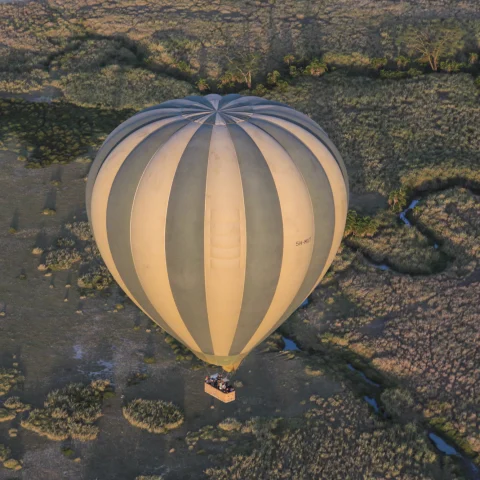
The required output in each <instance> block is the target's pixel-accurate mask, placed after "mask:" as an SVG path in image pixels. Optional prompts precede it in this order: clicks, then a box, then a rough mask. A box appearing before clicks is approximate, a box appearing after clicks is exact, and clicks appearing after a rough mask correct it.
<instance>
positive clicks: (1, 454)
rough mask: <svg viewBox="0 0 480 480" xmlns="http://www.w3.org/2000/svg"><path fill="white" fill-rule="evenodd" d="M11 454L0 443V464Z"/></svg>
mask: <svg viewBox="0 0 480 480" xmlns="http://www.w3.org/2000/svg"><path fill="white" fill-rule="evenodd" d="M11 453H12V451H11V450H10V449H9V448H8V447H6V446H5V445H3V444H1V443H0V462H4V461H5V460H6V459H7V458H9V457H10V454H11Z"/></svg>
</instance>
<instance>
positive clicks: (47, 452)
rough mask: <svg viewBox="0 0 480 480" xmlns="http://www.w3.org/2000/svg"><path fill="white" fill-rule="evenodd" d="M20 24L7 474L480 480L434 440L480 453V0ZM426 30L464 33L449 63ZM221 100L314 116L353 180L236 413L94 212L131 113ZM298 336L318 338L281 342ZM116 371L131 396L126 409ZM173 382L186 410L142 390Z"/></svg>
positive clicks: (1, 64) (5, 18)
mask: <svg viewBox="0 0 480 480" xmlns="http://www.w3.org/2000/svg"><path fill="white" fill-rule="evenodd" d="M0 15H1V18H2V23H1V25H0V97H1V98H0V112H1V115H0V148H1V151H0V156H1V160H2V162H5V163H4V164H3V163H2V165H4V166H5V169H4V170H3V171H4V172H8V174H7V173H5V174H3V173H2V172H0V182H2V183H1V184H0V191H2V192H6V195H7V196H8V200H7V201H4V200H3V199H1V198H0V202H3V203H1V204H2V208H3V209H4V210H5V211H1V212H0V219H1V221H2V225H3V227H2V230H1V231H0V246H1V250H2V252H3V253H4V255H3V256H2V258H0V264H1V270H0V271H1V272H2V275H1V276H0V285H1V287H2V289H1V290H0V302H1V303H0V307H1V308H0V310H1V311H0V315H1V316H0V353H1V354H2V355H0V395H7V394H8V395H10V397H8V398H2V403H1V407H0V443H1V444H2V445H0V460H1V461H2V462H3V464H4V466H5V469H0V479H1V480H3V479H4V478H8V479H10V478H11V477H12V475H15V473H14V471H15V470H17V469H20V468H23V470H24V472H25V475H27V476H28V475H29V476H30V477H31V478H35V479H38V480H47V479H48V480H53V479H54V478H57V477H56V475H57V474H58V475H60V474H62V475H65V476H68V477H69V478H72V479H79V480H80V479H85V480H90V479H91V478H97V477H98V478H103V479H105V480H113V479H115V480H131V479H133V478H135V477H137V478H138V479H149V480H150V479H152V480H153V479H157V478H158V479H160V478H163V479H164V480H176V479H182V480H186V479H195V480H197V479H198V478H200V477H207V478H211V479H216V480H221V479H224V478H225V479H226V478H228V479H242V480H243V479H244V478H259V479H260V478H268V479H275V478H278V479H280V478H292V479H295V478H298V479H300V478H302V479H303V478H325V479H329V480H330V479H334V478H342V479H343V478H348V476H350V477H351V478H358V479H360V478H372V477H381V478H398V479H413V478H414V479H422V478H425V479H426V478H432V479H445V480H447V479H456V478H461V477H462V475H463V474H465V475H470V476H471V477H472V478H473V476H472V472H470V473H468V472H467V471H466V470H462V469H461V468H460V466H459V464H458V462H454V460H453V459H452V458H451V457H444V456H442V457H440V456H439V454H438V452H436V451H435V450H434V448H433V446H432V445H431V443H430V442H429V440H428V438H427V435H426V432H427V431H435V432H437V433H438V434H440V435H441V436H442V437H443V438H446V439H447V440H448V441H449V442H450V443H451V444H452V445H454V446H455V447H456V448H457V449H458V450H459V451H461V452H462V453H465V454H467V455H469V456H470V457H471V458H473V459H474V461H476V462H477V463H478V462H479V458H480V439H479V436H478V432H479V429H480V425H479V419H478V413H477V412H478V411H479V410H480V405H479V404H478V392H477V387H476V386H477V385H478V382H479V381H480V371H479V368H478V363H479V362H478V344H479V341H480V332H479V330H478V326H479V325H480V318H479V316H478V308H477V304H478V298H479V296H480V287H479V273H478V272H479V265H478V261H479V255H480V251H479V245H478V238H479V236H480V225H479V223H478V219H479V218H480V216H479V213H480V210H479V201H478V200H479V199H478V195H476V193H475V192H478V187H479V185H480V168H479V165H480V153H479V152H480V140H479V139H480V109H479V92H480V90H479V86H480V80H479V73H480V63H479V54H480V7H479V5H478V2H477V1H474V0H466V1H464V2H461V3H459V2H455V1H453V0H452V1H450V0H434V1H428V2H427V1H413V0H405V1H403V2H400V3H399V2H396V1H394V0H380V1H377V0H376V1H374V0H366V1H365V2H363V3H361V4H359V3H358V2H354V1H353V0H346V1H344V2H326V1H324V0H318V1H314V2H312V1H309V0H299V1H286V2H278V1H275V0H269V1H255V2H249V1H240V2H231V1H228V2H224V1H223V2H222V1H220V0H214V1H213V2H208V3H205V2H191V1H189V0H181V1H175V2H174V1H172V0H168V1H167V0H161V1H153V0H141V1H140V0H136V1H133V2H132V1H130V0H112V1H110V2H95V1H73V0H48V1H46V2H33V1H32V2H26V3H21V4H20V3H12V4H3V3H2V4H0ZM440 19H441V20H440ZM347 29H348V35H346V34H345V31H346V30H347ZM427 32H428V33H431V32H434V33H433V35H434V36H435V35H437V40H438V38H444V37H442V36H447V37H448V39H449V42H447V43H448V48H444V49H443V51H442V52H441V53H440V55H439V57H438V58H434V57H432V55H431V52H430V54H428V55H426V54H423V53H422V52H420V51H419V50H418V48H417V49H416V48H415V42H417V43H418V35H419V34H426V33H427ZM209 92H218V93H229V92H242V93H244V94H247V95H250V94H255V95H261V96H264V97H266V98H270V99H274V100H279V101H282V102H285V103H288V104H290V105H291V106H293V107H295V108H297V109H299V110H300V111H303V112H305V113H307V114H308V115H310V116H311V117H312V118H313V119H314V120H316V121H317V122H318V123H319V124H320V125H321V126H322V127H323V128H324V129H325V130H326V131H327V132H328V134H329V136H330V137H331V138H332V140H333V141H334V142H335V144H336V145H337V147H338V148H339V150H340V151H341V153H342V155H343V157H344V159H345V162H346V164H347V168H348V172H349V176H350V186H351V193H352V197H351V198H352V201H351V204H350V208H351V211H350V213H349V224H348V228H347V231H346V235H345V239H344V242H343V244H342V246H341V248H340V251H339V253H338V255H337V257H336V259H335V261H334V264H333V265H332V268H331V269H330V271H329V272H328V274H327V275H326V277H325V280H324V281H323V282H322V284H321V285H320V286H319V288H318V289H317V290H316V291H315V292H314V293H313V294H312V296H311V303H310V305H309V306H308V308H307V309H302V310H300V311H298V312H297V313H295V314H294V315H293V316H292V318H291V319H290V320H289V322H287V324H286V325H285V326H284V327H283V328H282V330H281V332H276V333H275V334H273V335H272V336H271V337H270V338H269V339H267V341H266V342H265V343H264V344H263V345H261V346H260V347H259V349H258V350H257V351H256V352H255V353H254V354H252V355H251V356H250V357H249V358H247V360H246V361H245V365H244V369H243V371H242V370H241V371H240V372H239V374H238V378H237V379H236V381H235V385H236V386H237V388H240V386H242V387H243V388H242V389H241V390H239V392H238V400H237V401H236V402H235V403H234V404H232V405H226V406H223V405H219V404H217V403H209V401H210V399H209V398H206V397H205V396H203V393H202V392H201V386H203V383H202V382H203V375H204V374H203V373H202V372H200V371H197V370H199V369H200V368H203V365H202V364H201V363H200V362H199V361H198V360H197V359H196V357H192V354H191V353H190V352H188V351H187V350H186V349H185V348H184V347H183V346H182V345H180V344H178V342H176V341H175V340H174V339H173V338H171V337H169V336H168V335H165V337H164V336H163V333H162V335H152V334H153V333H156V332H158V329H157V328H155V327H152V324H151V322H150V321H149V320H148V319H147V318H146V317H145V316H144V315H143V314H140V313H139V312H138V310H137V309H136V307H134V306H133V304H132V303H131V302H129V301H125V298H124V295H123V293H122V292H121V291H119V289H118V287H117V286H116V285H115V283H114V282H113V279H112V277H111V275H110V274H109V273H108V271H107V269H106V267H105V265H104V264H103V262H102V260H101V258H100V256H99V252H98V249H97V247H96V245H95V243H94V241H93V238H92V236H91V232H90V230H89V228H88V225H87V223H86V222H85V221H84V220H85V217H84V211H83V206H84V205H83V203H84V198H83V191H84V183H83V178H84V176H85V171H86V168H84V167H88V163H89V162H90V161H91V160H92V158H93V157H94V155H95V152H96V149H97V148H98V147H99V145H100V144H101V142H102V141H103V139H104V138H105V137H106V135H108V133H109V132H110V131H111V130H112V129H113V128H114V127H115V126H117V125H118V124H119V123H121V122H122V121H123V120H125V119H126V118H128V117H129V116H131V115H132V114H133V113H135V112H137V111H139V110H141V109H142V108H144V107H147V106H150V105H153V104H156V103H159V102H162V101H164V100H166V99H169V98H172V97H183V96H185V95H189V94H200V93H202V94H203V93H209ZM54 164H55V165H54ZM56 164H59V165H56ZM68 164H71V165H68ZM83 164H85V165H83ZM24 166H25V167H28V168H29V169H38V170H34V171H32V170H26V169H24V168H23V167H24ZM54 168H61V169H63V170H58V172H63V174H64V175H63V178H62V175H61V174H58V175H57V173H55V172H57V170H53V169H54ZM69 172H70V173H69ZM2 175H3V176H2ZM45 197H46V201H45V204H44V205H43V207H42V204H41V201H42V200H43V198H45ZM413 199H419V200H420V202H419V203H418V205H417V206H416V207H415V208H414V209H413V210H412V211H410V212H409V213H408V214H407V218H408V219H409V221H410V222H411V223H412V226H410V227H409V226H406V225H405V224H403V223H402V222H401V221H399V219H398V213H399V212H400V211H401V210H403V209H404V208H405V207H406V206H407V205H408V204H409V203H410V201H411V200H413ZM34 200H35V201H34ZM14 206H15V208H17V207H18V208H17V210H18V212H17V211H15V213H14V214H13V220H11V214H12V213H13V210H14ZM7 210H8V213H7ZM72 211H74V212H75V214H74V213H72ZM7 217H8V218H7ZM19 218H20V221H19ZM1 232H3V233H1ZM45 237H46V238H45ZM379 267H381V268H379ZM72 278H73V279H74V280H72ZM58 279H60V281H63V280H64V283H65V287H66V293H64V292H59V291H58V290H59V289H57V290H56V289H55V288H54V287H55V282H57V283H58ZM75 283H76V284H77V286H78V289H70V290H69V287H70V284H75ZM49 287H50V288H49ZM69 298H70V301H69V302H66V303H64V302H65V299H67V300H69ZM77 301H78V303H77ZM72 304H73V305H72ZM76 313H83V314H84V315H83V316H79V315H76ZM110 313H116V315H109V314H110ZM112 317H115V318H114V319H112ZM132 327H133V328H132ZM282 334H288V335H290V336H292V338H294V339H295V340H296V341H297V343H298V345H299V346H300V347H301V348H302V350H303V351H302V352H283V351H282V349H283V346H284V342H283V340H282ZM163 339H164V340H165V341H162V340H163ZM72 350H73V351H74V357H73V358H71V357H72V353H71V352H72ZM3 352H5V355H3ZM10 354H15V355H18V356H19V357H20V358H19V359H16V360H15V362H17V360H18V362H21V363H20V365H22V369H20V367H19V363H15V364H14V365H12V366H10V365H11V360H10V359H11V357H9V355H10ZM15 358H17V357H15ZM348 363H350V365H353V366H354V367H355V368H359V369H362V370H363V371H364V372H365V373H366V374H368V377H369V378H371V379H373V381H374V382H375V383H378V384H379V387H376V386H373V387H372V385H370V384H367V385H364V387H365V388H363V387H359V386H358V385H357V383H358V380H359V379H360V381H362V377H361V376H360V374H359V373H358V372H356V371H352V370H349V368H347V365H348ZM24 365H25V366H26V370H25V373H23V366H24ZM110 365H112V367H110ZM110 368H112V369H113V370H110ZM352 368H353V367H352ZM21 370H22V371H21ZM99 372H100V373H101V374H102V375H104V374H105V375H106V376H107V377H108V378H109V379H110V380H111V381H112V382H114V383H115V390H116V391H118V392H119V393H121V395H120V394H119V395H117V397H115V398H112V399H111V402H109V403H108V405H107V406H106V407H105V406H102V399H103V398H105V397H106V396H107V397H108V396H110V394H111V392H109V391H108V390H110V389H109V388H107V389H106V390H105V388H104V387H105V385H104V384H103V383H102V382H94V383H91V382H92V378H104V377H102V376H100V377H99V375H100V373H99ZM146 372H148V373H146ZM250 372H254V373H253V374H251V373H250ZM24 375H25V378H23V376H24ZM71 382H75V383H74V384H73V385H71ZM78 382H81V383H78ZM24 384H25V385H24ZM159 388H161V391H162V395H161V396H162V398H168V399H169V400H168V402H167V401H166V403H165V402H164V403H162V402H161V401H159V400H148V401H147V400H138V399H141V398H149V399H155V398H158V397H159V396H160V395H159V393H158V391H159ZM52 389H53V392H52ZM48 392H50V393H48ZM45 395H47V400H46V402H45V403H44V405H43V407H40V408H39V405H41V404H42V402H43V399H44V398H45ZM365 395H372V398H374V399H375V400H376V401H377V402H378V404H379V406H380V407H379V408H380V411H379V413H375V412H374V411H373V409H372V408H371V407H368V406H367V403H366V402H365V401H364V399H363V398H362V397H363V396H365ZM135 399H137V400H135ZM170 399H171V400H172V401H173V405H175V406H172V405H170V403H169V402H170ZM27 402H28V403H27ZM30 404H31V405H33V406H34V407H33V410H32V411H30V410H29V409H28V407H29V405H30ZM105 408H106V409H107V414H106V415H103V416H102V412H103V410H104V409H105ZM122 411H123V416H122ZM383 414H385V415H386V418H384V417H383ZM280 417H282V418H280ZM125 418H127V420H128V421H129V422H130V423H131V424H130V423H128V422H126V421H125ZM172 418H173V421H171V419H172ZM2 420H3V421H2ZM169 425H174V426H175V428H172V429H169V428H168V426H169ZM17 427H18V428H17ZM137 427H140V428H137ZM23 430H29V431H30V432H34V433H37V434H38V435H33V434H32V433H30V432H25V431H23ZM100 431H101V432H102V434H101V435H99V432H100ZM152 431H153V432H162V433H163V435H152V434H151V432H152ZM17 434H18V436H17ZM52 440H54V441H57V442H58V441H61V442H63V443H62V446H61V448H60V449H59V447H58V444H57V443H56V442H52ZM86 440H88V442H85V441H86ZM84 443H88V444H90V445H93V448H92V447H87V446H85V445H84ZM51 444H53V445H56V446H55V447H51ZM49 445H50V446H49ZM52 448H54V449H52ZM12 452H13V453H12ZM62 452H63V454H62ZM65 452H74V453H75V456H76V455H77V454H78V457H77V456H76V459H75V461H71V460H72V459H69V458H67V457H68V456H69V455H66V454H65ZM152 452H154V454H153V453H152ZM72 455H73V453H72ZM17 458H18V459H21V460H16V459H17ZM77 460H78V461H77ZM12 470H13V471H12ZM63 472H66V473H63ZM201 472H206V473H205V475H203V473H201ZM141 474H143V476H138V475H141ZM149 474H150V476H148V475H149ZM5 475H8V476H7V477H6V476H5ZM145 475H147V476H145Z"/></svg>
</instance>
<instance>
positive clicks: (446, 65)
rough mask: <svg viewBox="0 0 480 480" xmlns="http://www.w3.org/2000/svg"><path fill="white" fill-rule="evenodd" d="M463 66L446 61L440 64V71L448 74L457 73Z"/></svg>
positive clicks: (452, 61)
mask: <svg viewBox="0 0 480 480" xmlns="http://www.w3.org/2000/svg"><path fill="white" fill-rule="evenodd" d="M464 66H465V65H464V64H463V63H460V62H455V61H454V60H446V61H445V62H440V70H443V71H445V72H448V73H456V72H459V71H460V70H461V69H462V68H463V67H464Z"/></svg>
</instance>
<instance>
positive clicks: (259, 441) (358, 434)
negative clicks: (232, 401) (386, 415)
mask: <svg viewBox="0 0 480 480" xmlns="http://www.w3.org/2000/svg"><path fill="white" fill-rule="evenodd" d="M310 402H311V403H310V405H311V407H310V408H309V409H308V410H307V412H306V413H305V415H304V418H297V419H290V420H284V419H281V418H277V419H259V418H256V419H252V420H249V421H248V422H247V424H245V425H244V426H243V425H242V426H241V427H240V429H235V432H237V431H239V432H241V433H235V432H234V434H235V435H237V436H247V437H248V438H249V440H250V441H249V442H248V443H247V442H246V441H245V440H242V441H239V440H236V441H235V439H234V438H233V437H232V440H233V441H234V443H233V448H231V449H229V450H230V451H229V452H227V453H224V454H223V455H221V456H219V457H221V458H219V457H217V458H216V460H217V461H218V463H217V464H218V465H219V466H218V467H213V468H209V469H207V471H206V473H207V476H208V477H209V478H212V479H216V480H223V479H225V480H226V479H231V478H259V479H267V478H268V479H282V478H286V477H288V478H329V479H343V478H347V477H348V476H349V475H351V473H352V472H369V473H368V474H369V475H371V476H379V477H382V478H388V477H391V478H395V477H401V476H405V477H408V476H411V477H412V478H419V479H420V478H424V479H427V478H440V476H442V475H448V474H453V470H454V469H453V467H452V465H451V463H450V462H446V464H445V465H443V466H442V465H440V462H439V460H438V457H437V455H436V454H435V452H434V451H433V449H432V447H431V445H430V443H429V441H428V439H427V437H426V435H425V434H424V433H423V432H422V431H421V429H419V428H418V426H416V425H415V424H414V423H410V424H407V425H395V424H392V423H389V422H385V421H382V420H380V419H377V418H375V417H373V416H371V415H370V414H369V412H368V407H367V406H366V403H365V402H361V401H360V400H358V399H356V398H355V397H354V396H353V395H352V394H350V393H348V392H345V391H343V392H342V393H341V394H338V395H335V396H333V397H329V398H323V397H317V396H315V395H313V396H312V397H311V398H310ZM214 431H215V429H210V430H205V431H202V432H199V435H198V437H199V439H201V441H202V444H201V445H202V448H206V449H207V451H208V450H211V447H209V444H210V442H211V441H212V440H215V438H217V437H216V436H215V435H214ZM195 438H196V437H195ZM192 439H193V437H192ZM226 439H227V440H228V437H226ZM196 441H198V440H196ZM195 444H196V442H195V443H194V444H192V445H195ZM236 445H239V446H238V447H236ZM344 449H348V452H349V454H348V455H344V454H343V453H342V452H343V451H344ZM372 452H375V454H372ZM225 462H226V463H227V465H228V466H227V468H225ZM454 478H455V477H454Z"/></svg>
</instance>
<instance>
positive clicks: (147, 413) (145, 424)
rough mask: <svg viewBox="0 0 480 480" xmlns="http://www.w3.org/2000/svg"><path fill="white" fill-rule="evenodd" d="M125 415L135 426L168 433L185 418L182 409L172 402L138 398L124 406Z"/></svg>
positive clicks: (154, 431)
mask: <svg viewBox="0 0 480 480" xmlns="http://www.w3.org/2000/svg"><path fill="white" fill-rule="evenodd" d="M123 416H124V417H125V418H126V419H127V420H128V421H129V422H130V423H131V424H132V425H133V426H135V427H138V428H142V429H144V430H147V431H149V432H151V433H167V432H168V431H169V430H172V429H174V428H177V427H179V426H180V425H181V424H182V423H183V420H184V416H183V413H182V412H181V410H180V409H179V408H178V407H177V406H176V405H174V404H173V403H172V402H164V401H163V400H144V399H142V398H137V399H135V400H133V401H132V402H130V403H129V404H128V405H126V406H125V407H123Z"/></svg>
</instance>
